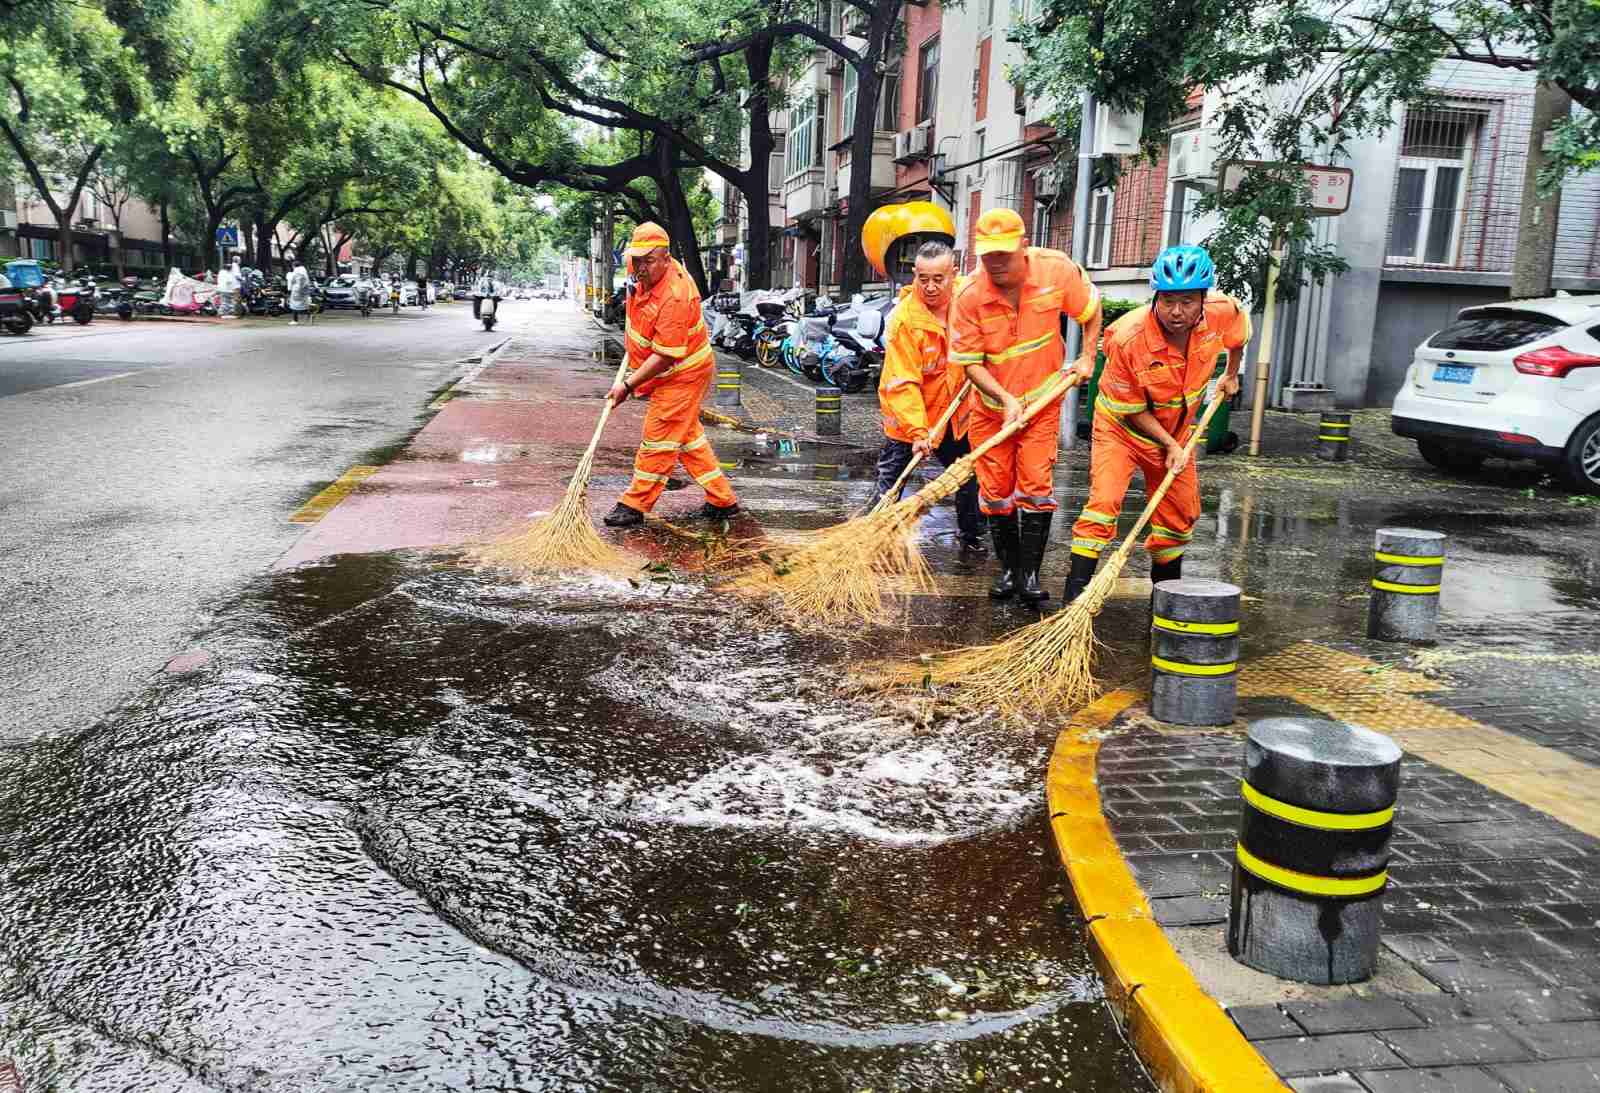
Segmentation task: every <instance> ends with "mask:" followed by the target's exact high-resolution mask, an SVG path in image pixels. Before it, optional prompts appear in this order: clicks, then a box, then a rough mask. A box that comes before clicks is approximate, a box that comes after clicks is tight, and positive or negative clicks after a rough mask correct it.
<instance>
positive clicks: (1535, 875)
mask: <svg viewBox="0 0 1600 1093" xmlns="http://www.w3.org/2000/svg"><path fill="white" fill-rule="evenodd" d="M1472 871H1473V872H1474V873H1478V874H1480V875H1481V876H1484V877H1487V878H1488V879H1489V880H1491V881H1499V882H1501V883H1505V884H1521V883H1523V882H1525V881H1539V880H1543V881H1550V882H1551V883H1552V884H1560V883H1561V882H1562V881H1569V880H1572V879H1573V878H1574V877H1577V876H1578V875H1580V874H1581V873H1582V872H1583V866H1581V865H1578V864H1576V862H1575V863H1574V864H1573V865H1572V866H1571V867H1569V866H1567V865H1565V864H1563V863H1562V862H1561V860H1560V859H1555V858H1547V859H1545V860H1543V861H1495V862H1474V863H1473V865H1472Z"/></svg>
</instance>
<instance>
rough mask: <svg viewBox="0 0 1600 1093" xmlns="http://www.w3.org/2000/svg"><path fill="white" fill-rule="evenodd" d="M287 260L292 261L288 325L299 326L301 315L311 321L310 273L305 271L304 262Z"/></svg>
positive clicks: (292, 259)
mask: <svg viewBox="0 0 1600 1093" xmlns="http://www.w3.org/2000/svg"><path fill="white" fill-rule="evenodd" d="M289 260H290V261H291V262H293V263H294V268H293V269H291V270H290V271H289V284H288V288H289V325H290V326H299V325H300V316H301V315H304V316H305V317H306V322H310V321H311V275H310V274H309V273H307V272H306V267H305V264H304V263H302V262H300V261H297V260H296V259H294V258H290V259H289Z"/></svg>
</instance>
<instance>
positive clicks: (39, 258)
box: [28, 239, 56, 262]
mask: <svg viewBox="0 0 1600 1093" xmlns="http://www.w3.org/2000/svg"><path fill="white" fill-rule="evenodd" d="M28 249H29V251H30V253H31V255H32V257H33V259H34V261H36V262H43V261H46V260H47V259H53V258H55V256H56V241H55V240H54V239H30V240H28Z"/></svg>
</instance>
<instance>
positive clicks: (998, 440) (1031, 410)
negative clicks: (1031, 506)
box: [972, 372, 1083, 460]
mask: <svg viewBox="0 0 1600 1093" xmlns="http://www.w3.org/2000/svg"><path fill="white" fill-rule="evenodd" d="M1061 374H1062V373H1060V372H1057V373H1056V375H1058V376H1059V375H1061ZM1082 382H1083V377H1082V376H1080V375H1078V374H1077V373H1076V372H1073V373H1071V374H1069V375H1068V376H1067V382H1065V383H1063V384H1061V385H1060V386H1059V387H1056V388H1054V389H1053V390H1049V391H1046V392H1045V393H1044V394H1043V395H1042V396H1040V397H1039V398H1037V399H1035V400H1034V401H1033V402H1031V403H1029V404H1028V407H1027V409H1025V410H1023V411H1022V416H1021V417H1019V418H1018V419H1017V420H1016V421H1013V422H1012V423H1011V424H1010V425H1007V426H1006V427H1005V428H1004V429H1001V430H1000V431H999V432H998V433H995V434H994V436H991V437H990V438H989V439H988V440H985V441H984V442H983V443H982V444H980V445H978V446H977V447H976V448H974V449H972V459H973V460H976V459H977V458H978V456H980V455H982V454H983V453H984V452H986V451H988V450H989V449H990V448H993V447H995V446H996V445H999V444H1004V443H1005V442H1006V441H1008V440H1010V439H1011V438H1012V437H1013V436H1015V435H1016V434H1017V433H1018V432H1020V431H1021V430H1022V428H1023V427H1024V426H1026V425H1027V424H1028V422H1030V421H1032V420H1033V419H1034V418H1035V417H1037V416H1038V414H1039V411H1041V410H1043V409H1044V408H1045V407H1046V406H1050V405H1052V404H1053V403H1054V402H1055V401H1056V399H1058V398H1060V397H1061V396H1062V395H1064V394H1066V393H1067V392H1068V391H1070V390H1072V389H1073V388H1074V387H1076V386H1078V384H1080V383H1082Z"/></svg>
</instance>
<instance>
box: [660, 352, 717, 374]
mask: <svg viewBox="0 0 1600 1093" xmlns="http://www.w3.org/2000/svg"><path fill="white" fill-rule="evenodd" d="M710 359H711V346H710V345H706V346H704V347H703V348H700V349H697V350H695V351H694V352H693V353H690V354H689V355H688V356H687V357H685V358H684V359H683V360H681V361H679V362H678V363H677V364H675V365H673V366H672V367H671V368H669V369H667V370H666V371H665V372H663V373H661V375H660V376H659V377H658V378H660V379H665V378H666V377H668V376H676V375H677V374H678V373H679V372H687V371H688V370H689V369H691V368H698V367H699V366H700V365H702V364H704V363H705V362H706V361H708V360H710Z"/></svg>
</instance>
